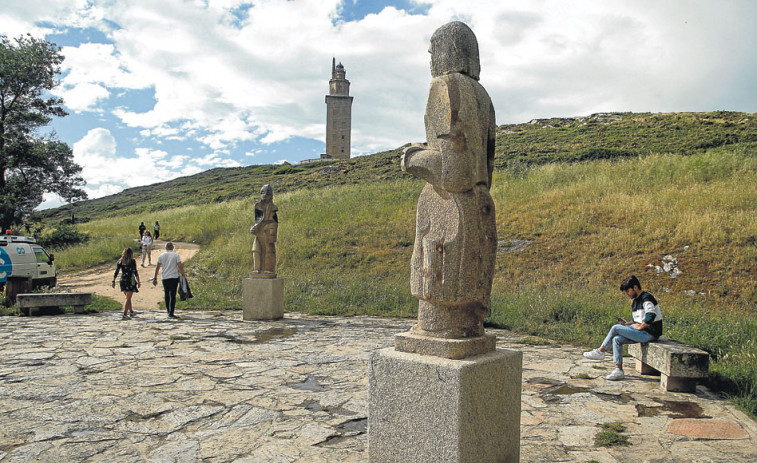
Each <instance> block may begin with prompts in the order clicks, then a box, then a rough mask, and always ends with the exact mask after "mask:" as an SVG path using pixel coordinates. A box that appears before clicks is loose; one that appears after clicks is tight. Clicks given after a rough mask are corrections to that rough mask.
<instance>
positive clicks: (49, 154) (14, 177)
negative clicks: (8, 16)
mask: <svg viewBox="0 0 757 463" xmlns="http://www.w3.org/2000/svg"><path fill="white" fill-rule="evenodd" d="M14 41H15V43H12V42H11V40H9V39H8V37H6V36H0V226H1V227H2V228H3V229H5V228H8V227H10V226H11V225H13V224H17V223H21V221H22V219H23V217H24V216H26V215H28V214H30V213H31V212H32V210H34V208H35V207H37V206H39V205H40V203H42V195H43V194H44V193H55V194H57V195H58V196H60V197H61V198H63V199H64V200H65V201H67V202H73V201H77V200H81V199H86V197H87V194H86V193H85V192H84V190H82V189H81V188H79V187H80V186H82V185H84V180H83V179H82V177H81V176H80V175H79V174H80V173H81V170H82V169H81V166H79V165H77V164H76V163H75V162H74V159H73V151H72V150H71V148H70V147H69V146H68V145H67V144H65V143H63V142H61V141H59V140H57V139H56V136H55V134H54V133H52V134H46V135H40V134H39V131H40V129H42V128H43V127H45V126H47V124H49V123H50V121H51V120H52V118H53V116H57V117H64V116H67V115H68V113H66V111H64V110H63V107H62V105H63V100H62V99H60V98H56V97H54V96H52V95H50V93H49V92H50V91H51V90H52V89H54V88H55V87H56V86H57V85H58V80H57V75H58V74H60V67H59V66H60V63H62V62H63V59H64V57H63V55H61V53H60V48H59V47H58V46H57V45H55V44H54V43H50V42H47V41H45V40H38V39H36V38H34V37H32V36H31V35H26V36H21V37H18V38H16V39H14Z"/></svg>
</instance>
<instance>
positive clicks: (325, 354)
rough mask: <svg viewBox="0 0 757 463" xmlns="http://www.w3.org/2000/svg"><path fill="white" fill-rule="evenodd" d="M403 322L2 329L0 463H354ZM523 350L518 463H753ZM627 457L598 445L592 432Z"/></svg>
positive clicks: (747, 448)
mask: <svg viewBox="0 0 757 463" xmlns="http://www.w3.org/2000/svg"><path fill="white" fill-rule="evenodd" d="M412 323H413V322H412V320H399V319H385V318H372V317H352V318H341V317H319V316H306V315H301V314H297V313H287V314H286V316H285V318H284V319H283V320H278V321H270V322H243V321H242V314H241V312H239V311H225V312H183V313H181V318H180V319H178V320H168V319H166V317H165V315H164V314H163V313H162V312H157V311H156V312H145V313H142V314H139V315H138V317H137V318H135V319H132V320H127V321H123V320H121V319H120V314H116V313H109V314H91V315H59V316H46V317H2V318H0V352H2V355H1V356H0V462H1V463H9V462H31V461H34V462H109V463H121V462H207V463H211V462H236V463H248V462H287V463H288V462H302V463H305V462H308V463H312V462H364V461H367V451H366V444H367V434H366V422H367V419H366V417H367V412H368V403H367V400H368V397H367V371H368V359H369V356H370V354H371V352H373V351H374V350H376V349H380V348H384V347H390V346H391V345H392V336H393V335H394V334H396V333H400V332H402V331H405V330H407V329H408V328H409V327H410V325H411V324H412ZM489 331H490V332H492V333H494V334H496V335H497V337H498V340H499V347H502V348H507V349H516V350H520V351H522V352H523V353H524V369H523V395H522V408H523V411H522V415H521V418H522V419H521V461H523V462H562V461H565V462H589V461H592V460H593V461H597V462H603V463H605V462H607V463H609V462H678V461H680V462H684V461H685V462H690V461H695V462H754V461H757V445H756V444H757V425H756V424H755V421H753V420H752V419H751V418H749V417H748V416H746V415H745V414H744V413H742V412H740V411H739V410H737V409H736V408H735V407H734V406H733V405H731V404H730V403H729V402H727V401H725V400H724V399H722V398H720V397H718V396H717V395H715V394H713V393H711V392H710V391H708V390H707V389H706V388H704V387H702V386H700V387H698V389H697V393H696V394H682V393H665V392H664V391H662V390H661V389H660V387H659V379H658V378H654V377H642V376H639V375H637V374H635V373H634V372H632V371H630V370H629V371H628V372H627V373H630V374H629V376H628V378H627V379H626V380H625V381H620V382H610V381H606V380H604V379H603V377H604V375H606V374H607V373H608V372H609V371H610V368H611V365H610V362H607V361H606V362H592V361H588V360H586V359H584V358H583V357H582V356H581V351H582V349H580V348H576V347H572V346H560V345H557V344H554V343H551V344H549V345H532V344H533V343H532V342H531V343H527V342H528V341H530V340H531V339H532V338H529V337H524V336H521V335H517V334H514V333H511V332H509V331H504V330H489ZM613 422H619V423H622V424H623V425H624V427H625V431H623V432H621V433H620V434H621V435H625V436H627V437H628V439H629V443H630V445H628V446H618V447H596V446H595V441H594V439H595V436H596V435H597V434H598V433H599V432H600V431H602V428H601V425H602V424H603V423H613Z"/></svg>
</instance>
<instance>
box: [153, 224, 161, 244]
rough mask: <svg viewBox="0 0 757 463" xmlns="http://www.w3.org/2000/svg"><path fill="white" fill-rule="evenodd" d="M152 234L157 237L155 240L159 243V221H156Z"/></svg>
mask: <svg viewBox="0 0 757 463" xmlns="http://www.w3.org/2000/svg"><path fill="white" fill-rule="evenodd" d="M152 234H153V236H154V237H155V240H156V241H157V240H158V238H159V237H160V224H159V223H158V221H157V220H156V221H155V225H153V226H152Z"/></svg>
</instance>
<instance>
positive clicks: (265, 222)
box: [252, 201, 279, 273]
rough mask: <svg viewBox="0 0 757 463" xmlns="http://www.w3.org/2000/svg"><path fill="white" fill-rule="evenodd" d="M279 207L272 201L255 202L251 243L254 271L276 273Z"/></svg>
mask: <svg viewBox="0 0 757 463" xmlns="http://www.w3.org/2000/svg"><path fill="white" fill-rule="evenodd" d="M278 210H279V208H278V207H277V206H276V205H275V204H273V202H272V201H269V202H267V203H264V202H262V201H259V202H257V203H256V204H255V225H257V228H256V231H255V241H254V242H253V243H252V255H253V258H254V261H253V269H254V271H255V272H261V273H276V239H277V237H278V229H279V218H278V216H277V215H276V212H278Z"/></svg>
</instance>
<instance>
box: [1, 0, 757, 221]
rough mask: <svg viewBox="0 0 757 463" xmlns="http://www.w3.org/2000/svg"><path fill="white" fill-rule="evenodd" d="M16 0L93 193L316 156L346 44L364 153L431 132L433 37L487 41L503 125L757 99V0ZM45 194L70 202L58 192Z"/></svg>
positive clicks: (11, 9)
mask: <svg viewBox="0 0 757 463" xmlns="http://www.w3.org/2000/svg"><path fill="white" fill-rule="evenodd" d="M29 5H30V2H29V1H28V0H0V34H3V35H7V36H10V37H16V36H18V35H20V34H23V33H27V32H28V33H31V34H33V35H34V36H36V37H42V38H46V39H47V40H50V41H52V42H55V43H57V44H58V45H60V46H61V47H63V54H64V55H65V57H66V60H65V61H64V63H63V66H62V71H63V73H62V75H61V85H60V86H59V87H58V89H57V90H56V94H57V95H58V96H61V97H63V98H64V100H65V102H66V107H67V109H68V111H69V113H70V115H69V116H68V117H66V118H62V119H57V120H55V121H54V122H53V124H52V128H53V129H54V130H55V131H56V132H57V134H58V136H59V138H60V139H62V140H63V141H65V142H67V143H69V144H70V145H71V146H72V147H73V149H74V156H75V159H76V161H77V162H78V163H79V164H80V165H82V166H83V167H84V172H83V174H84V176H85V179H86V180H87V186H86V189H87V191H88V192H89V194H90V197H93V198H94V197H99V196H104V195H107V194H113V193H116V192H118V191H121V190H122V189H123V188H128V187H136V186H141V185H149V184H152V183H156V182H161V181H166V180H170V179H172V178H176V177H180V176H185V175H191V174H193V173H197V172H201V171H204V170H207V169H211V168H214V167H233V166H244V165H251V164H271V163H276V162H283V161H288V162H290V163H295V162H298V161H301V160H303V159H309V158H317V157H318V156H319V155H320V154H321V153H322V152H323V151H324V149H325V144H324V141H323V140H324V138H325V119H326V106H325V104H324V96H325V95H326V93H327V91H328V80H329V78H330V73H331V58H332V57H334V56H335V57H336V59H337V61H340V62H342V63H343V64H344V66H345V68H346V71H347V78H348V79H349V80H350V81H351V82H352V86H351V94H352V95H353V96H354V103H353V131H352V143H353V145H352V154H353V156H356V155H364V154H370V153H374V152H377V151H382V150H386V149H392V148H396V147H398V146H401V145H403V144H405V143H408V142H416V141H423V139H424V128H423V112H424V106H425V100H426V92H427V89H428V84H429V81H430V75H429V67H428V66H429V65H428V63H429V57H428V53H427V50H428V41H429V38H430V37H431V34H432V33H433V32H434V30H435V29H436V28H437V27H439V26H441V25H442V24H444V23H446V22H448V21H450V20H462V21H465V22H466V23H468V25H469V26H471V28H472V29H473V30H474V32H475V33H476V35H477V36H478V40H479V46H480V49H481V68H482V71H481V82H482V84H483V85H484V86H485V87H486V89H487V90H488V91H489V93H490V95H491V96H492V100H493V102H494V106H495V109H496V112H497V122H498V123H499V124H504V123H516V122H526V121H528V120H530V119H533V118H540V117H552V116H581V115H588V114H591V113H594V112H603V111H637V112H641V111H650V112H674V111H711V110H733V111H745V112H750V113H753V112H757V83H756V82H757V79H755V78H754V76H755V75H757V2H752V1H749V0H743V1H738V0H729V1H721V2H714V1H709V0H705V1H695V0H654V1H652V0H639V1H633V2H631V1H620V0H603V1H599V0H596V1H589V0H586V1H575V2H567V1H563V0H529V1H514V0H513V1H507V0H468V1H465V2H462V1H455V0H429V1H413V0H400V1H362V0H359V1H353V0H290V1H286V0H256V1H254V2H250V1H247V0H161V1H154V0H35V1H34V2H33V7H30V6H29ZM48 200H49V201H48V202H47V203H46V204H45V206H48V207H49V206H54V205H58V204H59V202H58V201H57V199H56V198H54V197H49V198H48Z"/></svg>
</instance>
